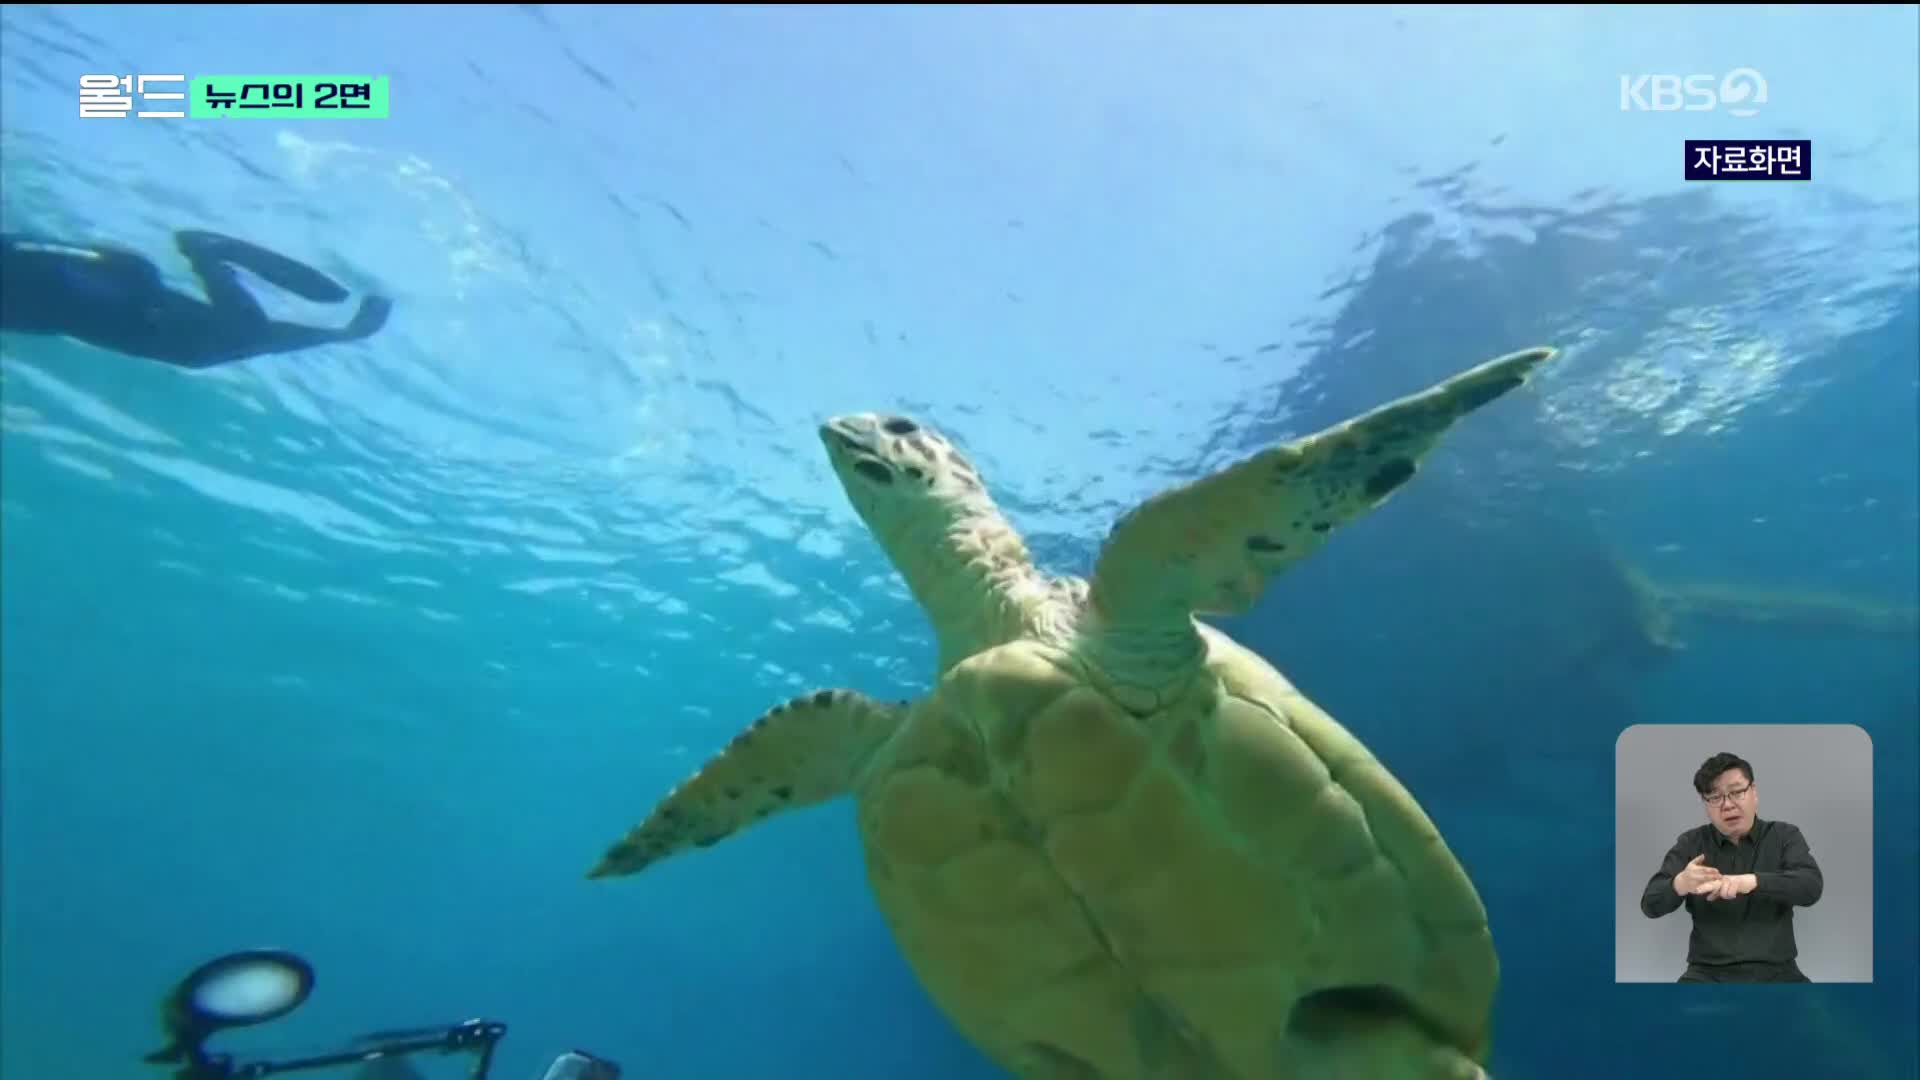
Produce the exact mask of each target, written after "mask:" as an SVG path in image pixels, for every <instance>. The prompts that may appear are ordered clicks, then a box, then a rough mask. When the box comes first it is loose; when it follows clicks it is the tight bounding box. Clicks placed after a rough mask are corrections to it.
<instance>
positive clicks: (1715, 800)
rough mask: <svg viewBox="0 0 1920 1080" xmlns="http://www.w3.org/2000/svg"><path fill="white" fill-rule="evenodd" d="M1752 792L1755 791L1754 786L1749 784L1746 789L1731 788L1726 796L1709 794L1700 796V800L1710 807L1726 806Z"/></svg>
mask: <svg viewBox="0 0 1920 1080" xmlns="http://www.w3.org/2000/svg"><path fill="white" fill-rule="evenodd" d="M1752 790H1753V785H1752V784H1748V785H1747V786H1746V787H1737V788H1730V789H1728V791H1727V793H1726V794H1724V795H1713V794H1708V795H1702V796H1700V798H1701V800H1702V801H1704V802H1705V803H1706V804H1707V805H1708V806H1725V805H1727V804H1728V803H1731V802H1733V801H1734V800H1735V799H1738V798H1739V797H1740V796H1742V795H1745V794H1746V793H1747V792H1749V791H1752Z"/></svg>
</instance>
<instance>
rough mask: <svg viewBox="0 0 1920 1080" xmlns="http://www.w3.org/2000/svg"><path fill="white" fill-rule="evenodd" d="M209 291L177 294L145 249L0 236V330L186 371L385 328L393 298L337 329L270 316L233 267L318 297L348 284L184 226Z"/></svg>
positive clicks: (189, 251)
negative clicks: (68, 340)
mask: <svg viewBox="0 0 1920 1080" xmlns="http://www.w3.org/2000/svg"><path fill="white" fill-rule="evenodd" d="M174 242H175V243H176V244H177V245H178V246H179V248H180V252H181V254H183V255H185V256H186V257H187V262H188V263H190V264H191V265H192V267H193V272H194V273H195V274H197V275H199V278H200V282H201V284H202V286H203V287H204V288H205V289H206V293H207V298H206V299H205V300H200V299H198V298H196V297H193V296H189V295H186V294H184V293H179V292H175V291H173V290H172V289H169V288H167V287H166V285H165V284H163V283H162V282H161V280H160V270H159V268H158V267H156V266H154V264H153V263H151V262H149V261H148V260H147V259H146V257H145V256H142V255H139V254H136V253H135V252H131V251H125V250H121V249H119V248H109V247H97V246H90V245H81V244H67V243H62V242H60V241H55V240H45V239H41V238H39V237H33V236H23V235H18V234H11V233H10V234H6V235H4V236H0V330H15V331H19V332H21V333H27V334H64V335H66V336H68V337H72V338H78V339H79V340H81V341H84V342H87V343H88V344H91V345H97V346H99V347H101V348H103V349H112V350H114V351H115V352H121V353H126V354H129V355H132V356H141V357H146V358H147V359H150V360H160V361H164V362H165V363H169V364H174V365H177V366H179V367H185V368H207V367H213V366H215V365H218V364H226V363H231V362H233V361H235V360H245V359H247V358H248V357H252V356H259V355H261V354H263V353H277V352H291V351H293V350H295V349H305V348H309V347H311V346H314V345H326V344H331V343H334V342H342V341H358V340H360V339H361V338H364V337H367V336H369V335H371V334H373V333H374V332H375V331H377V330H379V329H380V328H381V327H382V326H385V325H386V322H387V314H388V312H389V311H391V310H392V308H393V302H392V301H391V300H388V299H387V298H385V297H381V296H368V297H366V298H364V299H362V300H361V301H360V310H359V311H358V312H356V313H355V314H354V317H353V321H352V322H349V323H348V324H347V325H346V326H345V327H342V328H340V329H337V330H335V329H328V328H325V327H318V326H299V325H296V324H294V323H284V322H276V321H274V320H272V319H269V318H268V317H267V313H266V312H265V311H264V310H262V309H261V307H260V303H259V301H257V300H255V299H254V298H253V297H252V296H251V295H250V294H248V292H247V290H246V288H245V287H244V286H242V285H241V284H240V279H239V277H238V276H237V275H236V274H235V273H234V270H233V267H235V266H239V267H242V268H244V269H246V270H249V271H251V272H253V273H255V274H258V275H260V277H262V278H264V279H266V280H267V281H269V282H272V283H273V284H274V285H276V286H278V287H279V288H282V289H285V290H287V291H288V292H291V293H294V294H296V295H298V296H300V297H302V298H304V299H307V300H312V301H314V302H316V303H339V302H340V301H342V300H345V299H346V298H347V290H346V289H345V288H344V287H343V286H342V285H341V284H340V283H339V282H337V281H334V280H333V279H332V278H329V277H328V276H326V275H325V274H322V273H321V272H320V271H318V270H315V269H313V268H312V267H310V266H307V265H305V264H304V263H299V262H295V261H294V260H292V259H289V258H287V257H286V256H284V255H277V254H275V253H273V252H271V251H268V250H266V249H265V248H262V247H258V246H256V245H254V244H249V243H247V242H246V241H244V240H235V239H233V238H232V237H228V236H221V235H220V234H218V233H211V232H201V231H199V230H194V229H187V230H182V231H180V232H177V233H175V234H174Z"/></svg>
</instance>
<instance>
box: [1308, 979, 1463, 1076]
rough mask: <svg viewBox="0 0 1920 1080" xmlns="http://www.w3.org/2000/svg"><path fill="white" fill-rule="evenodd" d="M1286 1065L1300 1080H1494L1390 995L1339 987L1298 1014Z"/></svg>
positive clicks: (1370, 989) (1314, 999) (1380, 989)
mask: <svg viewBox="0 0 1920 1080" xmlns="http://www.w3.org/2000/svg"><path fill="white" fill-rule="evenodd" d="M1280 1060H1281V1063H1282V1068H1283V1069H1284V1070H1286V1075H1287V1076H1289V1077H1294V1078H1296V1080H1337V1078H1346V1077H1367V1078H1368V1080H1492V1078H1491V1077H1490V1076H1488V1074H1487V1071H1486V1070H1485V1069H1483V1068H1481V1067H1480V1065H1479V1063H1478V1062H1475V1061H1474V1060H1473V1059H1472V1058H1470V1057H1468V1056H1467V1055H1466V1054H1465V1053H1463V1052H1462V1051H1461V1050H1460V1049H1459V1048H1458V1047H1456V1046H1454V1045H1452V1044H1451V1043H1449V1042H1447V1041H1446V1038H1445V1036H1444V1034H1443V1033H1442V1032H1441V1031H1440V1030H1439V1029H1438V1026H1437V1025H1435V1024H1432V1023H1427V1022H1423V1020H1422V1018H1421V1017H1420V1016H1419V1015H1418V1014H1417V1013H1416V1012H1415V1011H1414V1009H1413V1007H1412V1006H1411V1004H1410V1003H1408V1002H1407V1000H1406V999H1405V998H1403V997H1401V996H1400V995H1399V994H1396V993H1394V992H1392V991H1391V990H1388V989H1386V988H1383V987H1339V988H1336V989H1330V990H1322V991H1319V992H1317V993H1313V994H1309V995H1307V996H1306V998H1304V999H1302V1000H1301V1001H1300V1003H1299V1004H1298V1005H1296V1006H1295V1007H1294V1010H1293V1015H1292V1017H1291V1018H1290V1020H1289V1022H1288V1024H1287V1032H1286V1035H1285V1036H1284V1037H1283V1038H1282V1040H1281V1053H1280Z"/></svg>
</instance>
